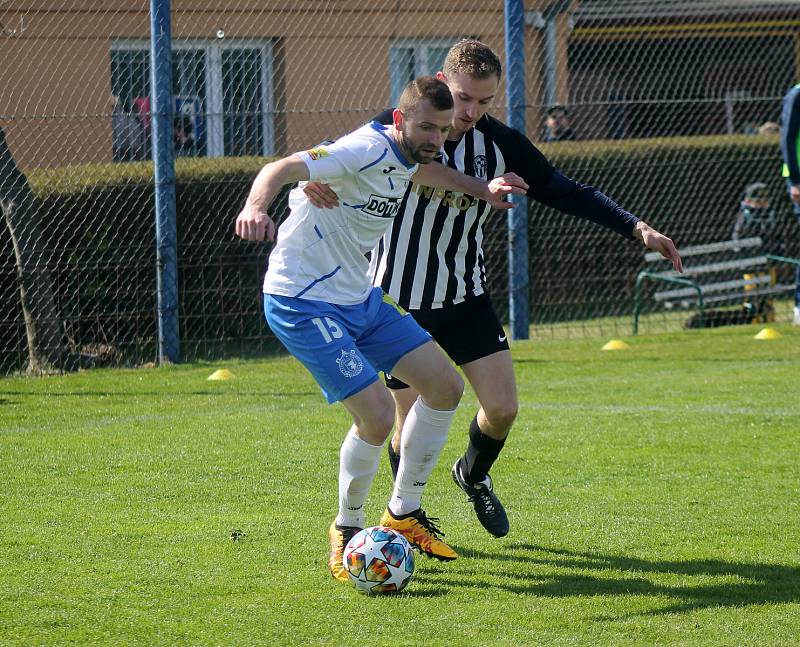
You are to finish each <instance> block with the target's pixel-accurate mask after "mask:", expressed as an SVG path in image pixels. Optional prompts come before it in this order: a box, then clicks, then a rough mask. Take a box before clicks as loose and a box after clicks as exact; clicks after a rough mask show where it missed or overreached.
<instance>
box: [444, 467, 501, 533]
mask: <svg viewBox="0 0 800 647" xmlns="http://www.w3.org/2000/svg"><path fill="white" fill-rule="evenodd" d="M452 473H453V480H454V481H455V482H456V485H457V486H458V487H460V488H461V489H462V490H464V492H466V494H467V500H468V501H469V502H470V503H472V507H473V508H475V514H476V515H477V517H478V521H480V522H481V525H482V526H483V527H484V528H486V531H487V532H488V533H489V534H491V535H494V536H495V537H505V536H506V535H507V534H508V515H506V511H505V509H504V508H503V504H502V503H500V499H498V498H497V495H496V494H495V493H494V491H493V490H492V478H491V477H490V476H489V475H488V474H487V475H486V479H485V480H483V481H481V482H480V483H475V484H474V485H470V484H469V483H467V481H466V480H465V479H464V476H463V473H462V471H461V459H460V458H459V459H458V460H457V461H456V462H455V465H453V471H452Z"/></svg>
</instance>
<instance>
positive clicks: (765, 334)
mask: <svg viewBox="0 0 800 647" xmlns="http://www.w3.org/2000/svg"><path fill="white" fill-rule="evenodd" d="M780 337H781V334H780V333H779V332H778V331H777V330H775V329H774V328H762V329H761V332H759V333H758V334H757V335H756V339H780Z"/></svg>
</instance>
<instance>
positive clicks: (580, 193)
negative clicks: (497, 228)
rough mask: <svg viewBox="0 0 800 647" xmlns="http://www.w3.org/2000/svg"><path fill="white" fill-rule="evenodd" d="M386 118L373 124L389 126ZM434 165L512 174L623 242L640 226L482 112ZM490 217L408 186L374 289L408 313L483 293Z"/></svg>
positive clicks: (374, 266) (375, 258) (380, 253)
mask: <svg viewBox="0 0 800 647" xmlns="http://www.w3.org/2000/svg"><path fill="white" fill-rule="evenodd" d="M391 114H392V113H391V111H386V112H383V113H381V115H379V116H378V117H377V118H376V120H377V121H379V122H381V123H391ZM441 161H442V163H444V164H447V165H448V166H450V167H451V168H454V169H456V170H458V171H461V172H462V173H465V174H467V175H472V176H475V177H479V178H483V179H486V180H491V179H492V178H495V177H498V176H500V175H503V174H504V173H506V172H514V173H516V174H517V175H519V176H521V177H522V178H523V179H524V180H525V181H526V182H527V183H528V185H529V189H528V196H529V197H531V198H533V199H535V200H537V201H538V202H541V203H543V204H546V205H548V206H551V207H553V208H555V209H558V210H559V211H562V212H564V213H567V214H570V215H574V216H577V217H579V218H584V219H586V220H590V221H592V222H595V223H597V224H600V225H602V226H604V227H608V228H609V229H613V230H614V231H617V232H618V233H620V234H621V235H623V236H627V237H628V238H631V237H632V232H633V228H634V226H635V224H636V223H637V222H638V220H639V219H638V218H637V217H636V216H634V215H632V214H631V213H629V212H627V211H625V210H624V209H623V208H622V207H620V206H619V205H618V204H617V203H616V202H614V201H613V200H612V199H611V198H609V197H608V196H606V195H604V194H603V193H601V192H600V191H598V190H597V189H595V188H594V187H592V186H589V185H586V184H580V183H578V182H576V181H574V180H572V179H570V178H568V177H566V176H565V175H563V174H562V173H561V172H560V171H558V170H557V169H555V168H554V167H553V166H552V165H551V164H550V163H549V162H548V161H547V159H546V158H545V156H544V155H543V154H542V153H541V151H539V149H537V148H536V147H535V146H534V145H533V144H532V143H531V141H530V140H529V139H528V138H527V137H526V136H525V135H523V134H522V133H520V132H519V131H517V130H514V129H513V128H511V127H509V126H507V125H506V124H504V123H503V122H501V121H499V120H497V119H495V118H494V117H491V116H490V115H488V114H487V115H484V116H483V117H481V119H480V120H478V122H477V123H476V124H475V127H474V128H472V129H471V130H469V131H467V132H466V133H465V134H464V135H463V137H461V139H459V140H458V141H447V142H446V143H445V146H444V154H443V156H442V159H441ZM490 212H491V207H489V205H487V204H486V202H484V201H482V200H478V199H476V198H473V197H472V196H469V195H462V194H458V193H455V194H454V193H453V192H451V191H441V190H435V189H432V188H430V187H425V186H420V185H418V184H416V183H414V182H411V183H410V184H409V187H408V189H407V190H406V194H405V196H404V197H403V200H402V202H401V204H400V209H399V212H398V214H397V216H396V217H395V219H394V222H393V223H392V225H391V226H390V227H389V229H388V230H387V232H386V234H385V235H384V237H383V238H382V239H381V241H380V243H379V245H378V247H377V248H376V249H375V250H374V251H373V253H372V258H371V264H370V271H371V272H372V279H373V280H372V282H373V285H376V286H380V287H382V288H383V290H384V291H385V292H387V293H388V294H389V295H390V296H391V297H392V298H393V299H394V300H395V301H397V303H399V304H400V305H401V306H402V307H403V308H405V309H407V310H429V309H435V308H442V307H448V306H452V305H455V304H457V303H461V302H462V301H465V300H467V299H470V298H473V297H476V296H479V295H481V294H483V293H484V292H485V291H486V269H485V266H484V254H483V248H482V242H483V223H484V221H485V220H486V218H487V216H488V215H489V214H490Z"/></svg>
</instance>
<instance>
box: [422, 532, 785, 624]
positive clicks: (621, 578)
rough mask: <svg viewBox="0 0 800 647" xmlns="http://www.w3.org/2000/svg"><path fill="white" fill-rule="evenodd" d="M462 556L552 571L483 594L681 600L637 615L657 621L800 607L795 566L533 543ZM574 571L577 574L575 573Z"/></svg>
mask: <svg viewBox="0 0 800 647" xmlns="http://www.w3.org/2000/svg"><path fill="white" fill-rule="evenodd" d="M461 553H462V555H463V556H464V557H467V558H469V557H472V558H477V559H486V560H490V561H508V562H516V563H526V564H540V565H541V566H543V567H546V570H544V571H543V572H542V574H541V575H532V576H523V575H519V576H516V577H518V578H519V580H520V582H519V583H514V582H510V583H508V584H494V583H492V584H487V583H486V582H485V581H478V582H475V584H474V586H476V587H478V588H487V587H489V588H491V587H493V586H495V587H497V588H500V589H503V590H506V591H509V592H511V593H519V594H526V595H539V596H543V597H554V598H560V597H573V596H597V595H614V596H624V595H641V596H664V597H669V598H673V599H677V600H678V602H676V603H674V604H671V605H669V606H667V607H664V608H660V609H653V610H651V611H645V612H642V613H636V614H633V615H653V616H656V615H664V614H670V613H684V612H688V611H695V610H699V609H705V608H710V607H724V606H737V607H741V606H747V605H754V604H769V603H778V604H780V603H793V602H794V603H797V602H800V567H795V566H783V565H778V564H758V563H751V562H726V561H720V560H714V559H711V560H687V561H667V560H665V561H658V560H646V559H639V558H635V557H627V556H624V555H607V554H603V553H595V552H580V551H570V550H560V549H553V548H548V547H546V546H538V545H536V544H528V543H513V544H510V545H508V546H507V548H506V550H505V551H504V552H499V551H498V552H484V551H480V550H472V549H463V550H462V551H461ZM570 570H572V571H573V572H569V571H570ZM576 571H581V572H576ZM585 571H597V572H602V575H600V576H594V575H592V574H586V573H585ZM505 574H506V575H508V576H510V577H511V578H514V577H515V575H514V573H513V571H512V570H511V569H509V570H506V571H505ZM648 574H658V575H677V576H698V577H702V578H703V581H702V582H697V583H695V584H692V583H690V582H684V581H683V580H684V579H685V578H681V579H682V581H681V583H678V584H664V583H659V582H656V581H653V580H651V579H650V578H648V577H647V575H648ZM723 577H724V578H726V581H724V582H713V583H709V582H708V579H709V578H723ZM731 580H735V581H731ZM438 583H439V584H442V585H445V586H448V587H464V586H471V584H469V583H468V582H465V581H457V580H452V579H449V580H447V581H444V582H442V581H438ZM606 619H611V617H610V616H608V617H606Z"/></svg>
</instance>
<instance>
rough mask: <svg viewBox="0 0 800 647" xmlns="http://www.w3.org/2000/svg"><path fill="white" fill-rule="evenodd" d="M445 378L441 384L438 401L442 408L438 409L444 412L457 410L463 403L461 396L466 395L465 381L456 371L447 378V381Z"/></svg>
mask: <svg viewBox="0 0 800 647" xmlns="http://www.w3.org/2000/svg"><path fill="white" fill-rule="evenodd" d="M444 377H445V376H443V379H442V380H441V381H440V382H439V390H440V393H439V397H438V399H439V402H440V405H441V406H439V407H438V408H440V409H442V410H443V411H445V410H446V411H450V410H452V409H455V408H456V407H457V406H458V403H459V402H461V396H462V395H464V380H463V379H462V378H461V376H460V375H459V374H458V373H456V372H455V371H451V372H450V374H449V375H447V376H446V378H447V379H444Z"/></svg>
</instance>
